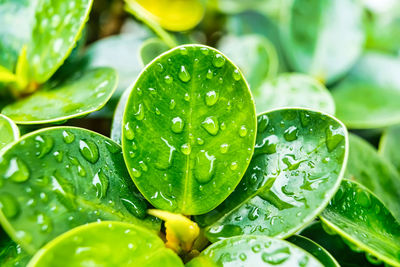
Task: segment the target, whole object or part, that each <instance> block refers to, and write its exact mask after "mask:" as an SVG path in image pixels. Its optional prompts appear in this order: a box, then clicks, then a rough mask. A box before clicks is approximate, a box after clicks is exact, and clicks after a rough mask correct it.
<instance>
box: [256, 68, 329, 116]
mask: <svg viewBox="0 0 400 267" xmlns="http://www.w3.org/2000/svg"><path fill="white" fill-rule="evenodd" d="M253 93H254V98H255V100H256V109H257V112H259V113H260V112H265V111H267V110H270V109H274V108H280V107H304V108H312V109H316V110H320V111H323V112H326V113H329V114H332V115H333V114H334V113H335V103H334V101H333V98H332V96H331V94H330V93H329V91H328V90H327V89H326V87H325V86H324V85H323V84H321V83H320V82H319V81H317V80H315V79H313V78H312V77H309V76H307V75H303V74H297V73H286V74H281V75H280V76H279V77H277V78H276V79H273V80H267V81H265V82H264V83H263V84H262V86H261V87H260V88H257V89H255V90H253Z"/></svg>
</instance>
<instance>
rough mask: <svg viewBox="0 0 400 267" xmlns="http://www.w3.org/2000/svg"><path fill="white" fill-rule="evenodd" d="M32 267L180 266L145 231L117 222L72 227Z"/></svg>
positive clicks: (156, 239) (52, 242)
mask: <svg viewBox="0 0 400 267" xmlns="http://www.w3.org/2000/svg"><path fill="white" fill-rule="evenodd" d="M33 266H59V267H67V266H71V267H72V266H102V267H114V266H132V267H134V266H143V267H145V266H148V267H150V266H164V267H179V266H182V267H183V266H184V265H183V263H182V261H181V260H180V258H179V257H178V255H176V254H175V253H174V252H173V251H172V250H170V249H168V248H166V247H165V246H164V243H163V241H162V240H161V239H160V238H159V237H158V236H157V235H156V234H155V233H153V232H150V231H149V230H148V229H145V228H142V227H139V226H137V225H134V224H128V223H121V222H102V223H91V224H88V225H84V226H81V227H78V228H75V229H73V230H71V231H69V232H67V233H65V234H63V235H61V236H59V237H58V238H56V239H54V240H53V241H51V242H50V243H48V244H47V245H46V246H45V247H43V248H42V249H41V250H40V251H39V252H38V253H37V254H36V255H35V256H34V257H33V258H32V260H31V261H30V262H29V264H28V267H33Z"/></svg>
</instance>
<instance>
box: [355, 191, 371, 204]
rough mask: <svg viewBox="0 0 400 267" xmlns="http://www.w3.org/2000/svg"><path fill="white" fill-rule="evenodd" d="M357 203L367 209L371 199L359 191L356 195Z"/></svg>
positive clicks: (365, 193)
mask: <svg viewBox="0 0 400 267" xmlns="http://www.w3.org/2000/svg"><path fill="white" fill-rule="evenodd" d="M356 200H357V203H358V204H360V205H361V206H363V207H364V208H369V207H370V206H371V204H372V203H371V198H370V196H369V194H368V193H367V192H365V191H364V190H360V191H358V192H357V194H356Z"/></svg>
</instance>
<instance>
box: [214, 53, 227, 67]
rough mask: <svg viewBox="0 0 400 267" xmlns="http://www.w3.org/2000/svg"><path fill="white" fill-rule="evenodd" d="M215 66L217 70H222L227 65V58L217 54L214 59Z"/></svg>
mask: <svg viewBox="0 0 400 267" xmlns="http://www.w3.org/2000/svg"><path fill="white" fill-rule="evenodd" d="M212 63H213V65H214V66H215V67H217V68H221V67H222V66H224V64H225V58H224V56H223V55H221V54H215V57H214V59H213V62H212Z"/></svg>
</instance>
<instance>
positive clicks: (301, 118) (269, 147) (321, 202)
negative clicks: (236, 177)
mask: <svg viewBox="0 0 400 267" xmlns="http://www.w3.org/2000/svg"><path fill="white" fill-rule="evenodd" d="M347 151H348V141H347V131H346V128H345V127H344V125H343V124H342V123H341V122H339V121H337V120H336V119H335V118H334V117H331V116H329V115H325V114H322V113H319V112H316V111H311V110H304V109H296V108H291V109H278V110H273V111H270V112H267V113H264V114H260V115H259V116H258V134H257V141H256V145H255V151H254V155H253V158H252V160H251V163H250V166H249V168H248V170H247V172H246V174H245V176H244V177H243V179H242V181H241V182H240V184H239V185H238V186H237V187H236V189H235V191H234V192H233V193H232V194H231V195H230V196H229V197H228V198H227V199H226V200H225V201H224V202H223V203H222V204H221V205H220V206H218V207H217V208H216V209H215V210H213V211H211V212H209V213H208V214H205V215H202V216H197V218H196V221H197V222H198V223H199V225H200V226H208V227H207V228H206V236H207V237H208V239H209V240H210V241H211V242H215V241H217V240H219V239H223V238H226V237H229V236H235V235H242V234H257V235H267V236H273V237H279V238H285V237H287V236H290V235H292V234H293V233H295V232H296V231H298V230H299V229H300V228H302V227H303V226H305V225H306V224H308V223H310V222H311V221H312V220H313V219H314V218H315V217H316V216H317V215H318V214H319V213H320V212H321V211H322V210H323V209H324V207H325V206H326V205H327V204H328V201H329V199H330V198H331V197H332V196H333V195H334V194H335V192H336V190H337V188H338V186H339V184H340V180H341V179H342V176H343V173H344V169H345V166H346V162H347Z"/></svg>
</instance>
